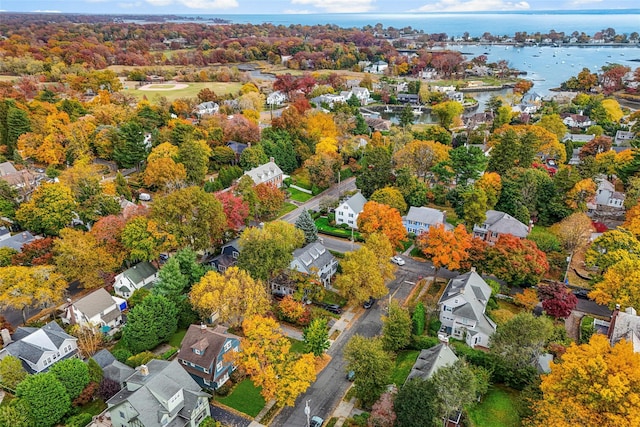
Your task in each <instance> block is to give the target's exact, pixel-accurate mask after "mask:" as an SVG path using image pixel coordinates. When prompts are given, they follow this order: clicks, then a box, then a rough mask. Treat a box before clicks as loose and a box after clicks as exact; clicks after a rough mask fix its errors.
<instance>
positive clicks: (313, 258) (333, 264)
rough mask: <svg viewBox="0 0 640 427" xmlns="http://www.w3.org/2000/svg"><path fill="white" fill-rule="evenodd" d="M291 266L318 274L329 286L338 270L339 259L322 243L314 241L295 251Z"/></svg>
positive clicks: (291, 267)
mask: <svg viewBox="0 0 640 427" xmlns="http://www.w3.org/2000/svg"><path fill="white" fill-rule="evenodd" d="M289 268H290V269H291V270H296V271H299V272H301V273H305V274H308V275H316V276H318V278H319V279H320V280H321V281H322V284H323V285H324V286H325V287H327V286H329V284H330V283H331V278H332V277H333V275H334V274H336V271H337V270H338V260H336V258H335V257H334V256H333V254H331V252H329V251H328V250H327V248H325V247H324V246H323V245H322V243H320V242H314V243H309V244H308V245H307V246H305V247H304V248H300V249H296V250H295V251H293V260H292V261H291V265H290V266H289Z"/></svg>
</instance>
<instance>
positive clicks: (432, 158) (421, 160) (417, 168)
mask: <svg viewBox="0 0 640 427" xmlns="http://www.w3.org/2000/svg"><path fill="white" fill-rule="evenodd" d="M450 150H451V147H449V146H447V145H444V144H441V143H439V142H435V141H420V140H415V141H412V142H410V143H408V144H407V145H405V146H404V147H403V148H402V149H400V150H398V151H397V152H396V153H395V154H394V155H393V162H394V164H395V165H396V167H409V168H410V169H411V171H412V172H413V173H414V174H416V175H418V176H419V177H422V178H424V179H426V177H427V175H428V174H429V172H430V171H431V168H433V166H435V165H436V164H438V163H440V162H443V161H446V160H449V151H450Z"/></svg>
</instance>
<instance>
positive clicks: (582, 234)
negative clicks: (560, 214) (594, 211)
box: [551, 212, 594, 254]
mask: <svg viewBox="0 0 640 427" xmlns="http://www.w3.org/2000/svg"><path fill="white" fill-rule="evenodd" d="M593 231H594V228H593V225H592V224H591V218H589V217H588V216H587V215H586V214H585V213H583V212H576V213H574V214H571V215H569V216H568V217H566V218H565V219H563V220H562V221H560V222H559V223H558V224H555V225H554V226H553V227H551V232H552V233H554V234H555V235H556V236H558V238H559V239H560V241H561V242H562V245H563V246H564V247H565V249H566V250H567V251H568V252H569V253H571V254H572V253H574V252H575V251H577V250H579V249H582V248H584V247H586V246H587V244H588V243H589V240H590V239H591V233H593Z"/></svg>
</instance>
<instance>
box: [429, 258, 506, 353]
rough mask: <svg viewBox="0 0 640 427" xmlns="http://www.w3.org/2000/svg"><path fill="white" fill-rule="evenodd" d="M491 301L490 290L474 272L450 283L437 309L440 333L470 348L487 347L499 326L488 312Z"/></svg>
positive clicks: (456, 278) (458, 277) (455, 278)
mask: <svg viewBox="0 0 640 427" xmlns="http://www.w3.org/2000/svg"><path fill="white" fill-rule="evenodd" d="M489 297H491V288H490V287H489V285H488V284H487V282H485V281H484V280H483V279H482V277H480V275H479V274H478V273H476V272H475V270H472V271H470V272H468V273H465V274H462V275H460V276H457V277H454V278H453V279H451V280H450V281H449V283H448V284H447V287H446V288H445V289H444V292H443V293H442V296H441V297H440V300H439V301H438V307H439V310H440V322H441V323H442V327H441V328H440V333H443V334H446V335H447V336H452V337H454V338H455V339H459V340H464V341H465V342H466V343H467V345H469V347H474V348H475V347H476V346H481V347H488V346H489V338H490V337H491V335H493V333H494V332H495V331H496V324H495V323H494V322H493V321H492V320H491V319H489V317H488V316H487V315H486V313H485V310H486V308H487V302H488V301H489Z"/></svg>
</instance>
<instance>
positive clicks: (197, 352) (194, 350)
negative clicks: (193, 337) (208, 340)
mask: <svg viewBox="0 0 640 427" xmlns="http://www.w3.org/2000/svg"><path fill="white" fill-rule="evenodd" d="M193 352H194V353H195V354H197V355H200V354H201V352H200V350H198V349H197V348H194V349H193Z"/></svg>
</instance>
